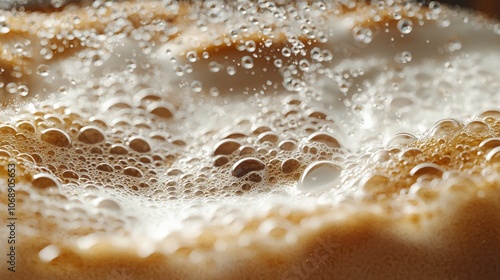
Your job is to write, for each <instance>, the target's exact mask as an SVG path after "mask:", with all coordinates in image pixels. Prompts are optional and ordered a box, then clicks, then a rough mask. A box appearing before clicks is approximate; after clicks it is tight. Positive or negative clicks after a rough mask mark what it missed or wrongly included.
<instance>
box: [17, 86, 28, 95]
mask: <svg viewBox="0 0 500 280" xmlns="http://www.w3.org/2000/svg"><path fill="white" fill-rule="evenodd" d="M17 93H18V94H19V95H20V96H27V95H28V94H29V88H28V87H27V86H25V85H19V86H18V87H17Z"/></svg>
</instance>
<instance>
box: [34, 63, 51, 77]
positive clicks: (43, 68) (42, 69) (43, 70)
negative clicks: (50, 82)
mask: <svg viewBox="0 0 500 280" xmlns="http://www.w3.org/2000/svg"><path fill="white" fill-rule="evenodd" d="M36 73H37V74H38V75H40V76H42V77H47V76H48V75H49V74H50V66H48V65H47V64H40V65H38V67H37V68H36Z"/></svg>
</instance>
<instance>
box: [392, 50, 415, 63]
mask: <svg viewBox="0 0 500 280" xmlns="http://www.w3.org/2000/svg"><path fill="white" fill-rule="evenodd" d="M394 59H395V60H396V62H399V63H403V64H405V63H408V62H410V61H411V60H412V55H411V52H409V51H404V52H401V53H399V54H397V55H396V57H395V58H394Z"/></svg>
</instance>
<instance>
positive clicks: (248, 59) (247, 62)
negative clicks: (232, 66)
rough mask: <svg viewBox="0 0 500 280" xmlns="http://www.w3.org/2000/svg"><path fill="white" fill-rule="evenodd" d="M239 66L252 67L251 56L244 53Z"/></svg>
mask: <svg viewBox="0 0 500 280" xmlns="http://www.w3.org/2000/svg"><path fill="white" fill-rule="evenodd" d="M241 66H242V67H243V68H245V69H252V67H253V58H252V57H250V56H248V55H246V56H244V57H242V58H241Z"/></svg>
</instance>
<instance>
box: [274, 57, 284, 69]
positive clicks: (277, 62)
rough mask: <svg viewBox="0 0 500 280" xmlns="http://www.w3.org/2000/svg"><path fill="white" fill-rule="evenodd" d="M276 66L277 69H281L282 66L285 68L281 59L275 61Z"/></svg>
mask: <svg viewBox="0 0 500 280" xmlns="http://www.w3.org/2000/svg"><path fill="white" fill-rule="evenodd" d="M274 66H276V67H277V68H280V67H281V66H283V62H282V60H281V59H279V58H278V59H275V60H274Z"/></svg>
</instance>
